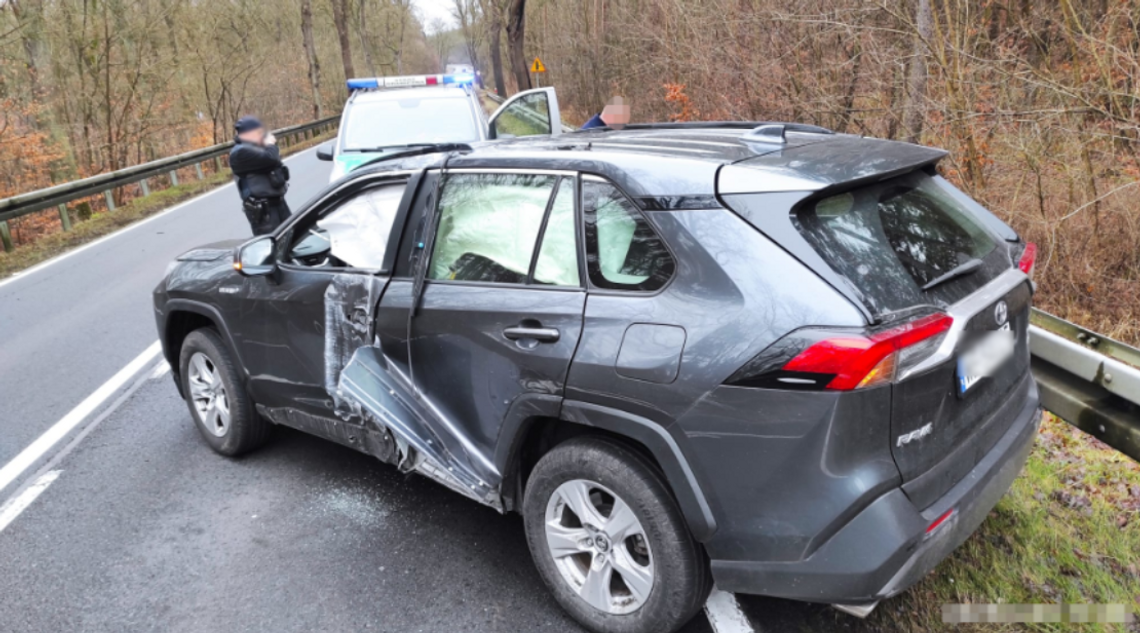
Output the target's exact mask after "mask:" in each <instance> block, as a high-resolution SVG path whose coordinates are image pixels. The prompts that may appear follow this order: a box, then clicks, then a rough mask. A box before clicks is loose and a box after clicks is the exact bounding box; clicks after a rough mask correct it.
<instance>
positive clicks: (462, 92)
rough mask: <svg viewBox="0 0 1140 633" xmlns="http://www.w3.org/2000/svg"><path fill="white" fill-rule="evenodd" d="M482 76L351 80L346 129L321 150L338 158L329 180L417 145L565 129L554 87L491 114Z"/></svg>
mask: <svg viewBox="0 0 1140 633" xmlns="http://www.w3.org/2000/svg"><path fill="white" fill-rule="evenodd" d="M474 83H475V75H473V74H450V75H411V76H401V77H371V78H361V79H349V80H348V90H349V92H350V93H351V94H350V96H349V98H348V102H347V103H346V104H345V106H344V113H343V114H342V115H341V121H340V134H339V135H338V136H337V138H336V140H334V141H332V142H329V143H326V144H324V145H322V146H321V147H319V148H318V149H317V157H318V158H319V159H321V160H328V161H332V162H333V169H332V174H331V175H330V177H329V181H330V182H333V181H336V180H339V179H340V178H342V177H343V176H344V175H345V174H347V173H349V172H350V171H352V170H354V169H356V168H357V167H360V166H361V165H364V164H366V163H369V162H372V161H374V160H376V159H379V158H383V157H384V156H385V155H387V154H390V153H393V152H397V151H401V150H405V149H407V148H409V147H418V146H426V145H435V144H438V143H471V142H477V141H486V140H491V139H496V138H513V137H519V136H538V135H547V136H557V135H558V134H561V133H562V131H563V127H562V118H561V114H560V112H559V109H558V98H557V97H556V96H555V94H554V88H537V89H534V90H526V91H523V92H520V93H519V94H517V95H515V96H513V97H511V98H510V99H508V100H507V101H505V102H504V103H503V104H502V105H501V106H500V107H499V108H498V110H496V111H495V113H494V114H492V115H491V116H490V117H488V116H487V115H486V114H485V112H484V110H483V105H482V103H481V102H480V98H479V94H478V91H477V90H476V88H475V86H474Z"/></svg>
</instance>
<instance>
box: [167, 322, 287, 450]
mask: <svg viewBox="0 0 1140 633" xmlns="http://www.w3.org/2000/svg"><path fill="white" fill-rule="evenodd" d="M179 375H180V376H181V378H182V392H183V393H184V394H185V395H186V404H187V406H188V407H189V409H190V416H191V417H192V418H193V419H194V423H195V426H197V427H198V431H199V432H201V433H202V437H203V438H204V439H205V440H206V443H207V444H209V445H210V448H212V449H214V450H215V451H216V452H218V453H221V454H222V455H226V456H230V457H233V456H235V455H240V454H242V453H245V452H247V451H251V450H253V449H255V448H257V447H259V446H261V445H262V444H264V443H265V440H266V439H268V437H269V429H270V423H269V422H267V421H266V420H264V419H262V418H261V416H259V415H257V411H255V410H254V408H253V401H252V400H250V398H249V395H248V394H246V392H245V388H244V387H243V386H242V383H241V378H240V375H239V374H238V372H237V369H236V366H235V364H234V362H233V358H232V357H231V355H230V352H229V350H228V349H227V348H226V346H225V344H224V343H223V342H222V339H221V337H219V336H218V334H217V333H216V332H214V331H213V330H210V329H205V328H204V329H200V330H195V331H193V332H191V333H190V334H189V335H188V336H187V337H186V340H185V341H183V342H182V352H181V355H180V374H179Z"/></svg>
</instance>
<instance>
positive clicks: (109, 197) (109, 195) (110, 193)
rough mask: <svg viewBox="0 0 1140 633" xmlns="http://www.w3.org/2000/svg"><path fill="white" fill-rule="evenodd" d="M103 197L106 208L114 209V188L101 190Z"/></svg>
mask: <svg viewBox="0 0 1140 633" xmlns="http://www.w3.org/2000/svg"><path fill="white" fill-rule="evenodd" d="M103 198H104V199H105V200H106V201H107V210H108V211H114V210H115V190H114V189H108V190H106V191H104V192H103Z"/></svg>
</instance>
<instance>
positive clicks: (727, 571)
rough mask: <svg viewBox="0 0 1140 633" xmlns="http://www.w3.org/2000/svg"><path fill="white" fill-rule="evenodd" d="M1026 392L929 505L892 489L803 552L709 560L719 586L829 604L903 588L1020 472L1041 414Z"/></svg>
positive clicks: (976, 521) (966, 532)
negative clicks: (798, 556)
mask: <svg viewBox="0 0 1140 633" xmlns="http://www.w3.org/2000/svg"><path fill="white" fill-rule="evenodd" d="M1030 382H1031V383H1032V381H1030ZM1028 395H1029V397H1027V398H1026V399H1025V400H1024V403H1023V405H1022V407H1021V408H1020V411H1018V413H1017V419H1016V420H1015V421H1014V423H1013V424H1012V425H1011V426H1010V427H1009V429H1008V430H1007V431H1006V432H1005V434H1004V435H1003V436H1002V437H1001V439H1000V440H998V442H997V443H996V444H995V445H994V447H993V448H992V449H990V451H989V453H987V454H986V455H985V457H983V458H982V460H981V461H980V462H978V464H977V466H975V467H974V469H973V470H971V471H970V472H969V473H967V474H966V476H965V477H963V478H962V479H961V481H959V482H958V483H957V484H956V485H955V486H954V487H953V488H951V489H950V490H949V491H948V492H947V493H946V494H944V495H943V496H942V497H941V498H939V499H938V500H936V501H935V502H934V503H933V504H931V506H930V507H928V508H925V509H924V510H919V509H918V508H916V507H915V506H914V504H913V503H912V502H911V501H910V499H909V498H908V497H907V495H906V494H905V493H904V492H903V491H902V490H901V489H900V488H894V489H892V490H890V491H889V492H887V493H886V494H884V495H882V496H880V497H879V498H878V499H876V500H875V501H873V502H872V503H871V504H870V505H869V506H867V507H866V508H864V509H863V510H862V511H861V512H860V513H859V514H858V515H856V516H855V517H854V518H852V519H851V521H850V522H848V523H847V524H846V525H845V526H844V527H843V528H841V529H840V530H839V531H838V532H837V533H835V534H834V535H833V536H832V537H831V538H830V539H828V541H827V542H826V543H824V544H823V545H822V546H821V547H820V548H819V549H817V550H816V551H815V552H814V553H813V554H812V555H811V556H810V557H808V558H806V559H803V560H798V561H791V562H756V561H739V560H733V561H725V560H713V561H712V571H713V577H714V578H715V580H716V584H717V587H718V588H720V589H721V590H723V591H730V592H736V593H748V594H761V595H766V596H774V597H779V598H788V599H793V600H804V601H808V602H823V603H830V604H835V603H839V604H867V603H872V602H875V601H877V600H881V599H883V598H889V597H891V596H893V595H896V594H898V593H901V592H902V591H905V590H906V589H907V588H909V587H910V586H911V585H913V584H914V583H916V582H918V581H919V580H921V579H922V577H923V576H925V575H926V574H927V573H928V572H929V571H930V570H931V569H933V568H934V566H935V565H937V564H938V563H939V562H940V561H942V559H944V558H946V556H948V555H949V554H950V552H952V551H954V550H955V549H956V548H957V547H958V546H959V545H961V544H962V542H964V541H965V540H966V539H967V538H969V536H970V535H971V534H973V533H974V531H975V530H976V529H977V528H978V526H979V525H981V523H982V521H983V520H984V519H985V518H986V516H987V515H988V514H989V512H990V510H991V509H992V508H993V507H994V505H996V504H997V502H998V500H999V499H1001V497H1002V495H1004V494H1005V493H1006V491H1007V490H1009V487H1010V486H1011V485H1012V484H1013V481H1014V479H1016V478H1017V475H1018V474H1019V473H1020V472H1021V468H1022V466H1023V465H1024V464H1025V461H1026V459H1027V458H1028V456H1029V451H1030V450H1031V449H1032V447H1033V440H1034V438H1035V437H1036V434H1037V427H1038V425H1039V424H1040V421H1041V409H1040V406H1039V404H1038V397H1037V389H1036V385H1035V384H1033V385H1032V386H1031V388H1030V393H1029V394H1028ZM950 509H954V510H955V512H954V514H953V516H952V517H951V518H950V519H949V520H948V521H947V522H946V523H944V524H943V525H941V526H940V527H939V528H938V529H937V530H936V531H935V532H934V533H933V534H932V535H931V536H930V537H927V535H926V528H927V527H928V526H929V525H930V524H931V523H932V522H933V521H934V520H935V519H937V518H938V517H940V516H942V515H943V514H944V513H945V512H946V511H947V510H950Z"/></svg>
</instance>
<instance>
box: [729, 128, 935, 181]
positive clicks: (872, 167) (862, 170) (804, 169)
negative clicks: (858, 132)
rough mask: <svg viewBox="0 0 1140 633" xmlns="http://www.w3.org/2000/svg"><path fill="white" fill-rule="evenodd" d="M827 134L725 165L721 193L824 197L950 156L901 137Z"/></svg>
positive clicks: (900, 173)
mask: <svg viewBox="0 0 1140 633" xmlns="http://www.w3.org/2000/svg"><path fill="white" fill-rule="evenodd" d="M824 138H825V139H826V140H820V141H818V142H810V143H805V144H801V145H793V146H790V147H789V146H783V147H781V146H778V145H775V146H774V148H775V149H774V150H773V151H772V152H769V153H766V154H762V155H760V156H754V157H752V158H746V159H744V160H741V161H737V162H735V163H732V164H729V165H725V166H723V167H721V168H720V170H719V172H718V174H717V194H718V195H731V194H736V193H778V192H784V191H805V192H817V193H819V194H821V195H826V194H828V193H830V192H832V191H834V190H838V189H850V188H853V187H858V186H859V185H863V184H867V183H871V182H877V181H880V180H886V179H887V178H893V177H895V176H899V175H902V174H905V173H908V172H911V171H915V170H918V169H924V168H927V167H931V166H933V165H935V164H936V163H938V161H940V160H942V159H943V158H945V157H946V156H947V154H948V152H946V150H942V149H936V148H933V147H924V146H922V145H913V144H911V143H901V142H898V141H884V140H881V139H871V138H862V137H858V136H840V135H835V136H827V137H824ZM793 164H794V165H795V167H792V165H793Z"/></svg>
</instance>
